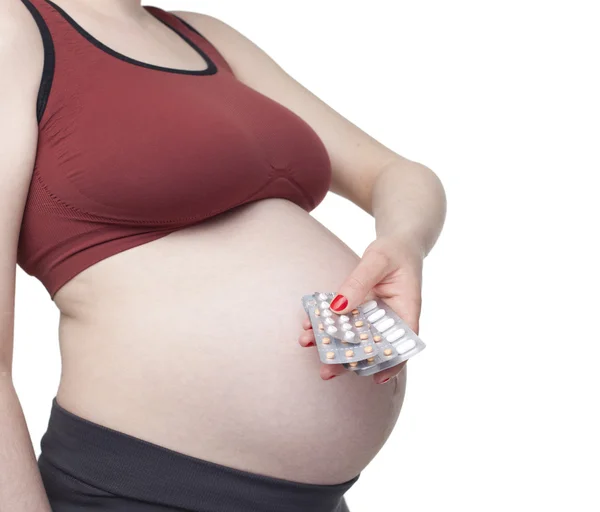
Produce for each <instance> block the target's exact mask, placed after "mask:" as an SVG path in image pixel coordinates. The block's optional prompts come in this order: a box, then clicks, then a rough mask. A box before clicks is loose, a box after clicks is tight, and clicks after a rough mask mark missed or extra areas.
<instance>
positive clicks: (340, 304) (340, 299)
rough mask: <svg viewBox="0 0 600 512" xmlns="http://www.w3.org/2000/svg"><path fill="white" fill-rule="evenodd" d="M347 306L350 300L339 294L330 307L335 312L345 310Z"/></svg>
mask: <svg viewBox="0 0 600 512" xmlns="http://www.w3.org/2000/svg"><path fill="white" fill-rule="evenodd" d="M347 305H348V299H347V298H346V297H344V296H343V295H339V294H338V295H336V296H335V297H334V298H333V300H332V301H331V304H330V305H329V307H330V308H331V309H334V310H341V309H344V308H345V307H346V306H347Z"/></svg>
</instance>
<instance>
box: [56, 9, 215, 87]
mask: <svg viewBox="0 0 600 512" xmlns="http://www.w3.org/2000/svg"><path fill="white" fill-rule="evenodd" d="M45 2H46V3H48V4H49V5H51V6H52V7H53V8H54V9H55V10H56V11H57V12H58V13H59V14H60V15H61V16H62V17H63V18H64V19H65V20H66V21H67V22H68V23H70V24H71V26H72V27H73V28H74V29H75V30H76V31H77V32H79V34H81V35H82V36H83V37H84V38H85V39H87V41H89V42H90V43H91V44H93V45H94V46H95V47H97V48H99V49H100V50H102V51H103V52H105V53H108V54H109V55H111V56H112V57H115V58H117V59H119V60H122V61H125V62H128V63H129V64H134V65H136V66H140V67H143V68H147V69H154V70H157V71H165V72H167V73H178V74H181V75H214V74H215V73H216V72H217V71H218V68H217V66H216V64H215V63H214V62H213V61H212V59H211V58H210V57H209V56H208V55H207V54H206V53H205V52H204V51H203V50H202V48H200V47H199V46H197V45H196V44H195V43H194V42H193V41H192V40H191V39H190V38H188V37H187V36H186V35H184V34H182V33H181V32H179V31H178V30H176V29H174V28H173V27H172V26H171V25H169V24H168V23H167V22H165V21H163V20H162V19H160V18H159V17H158V16H155V15H154V14H153V13H152V12H151V9H146V12H148V13H149V14H150V15H151V16H152V17H153V18H155V19H157V20H158V21H160V22H161V23H162V24H163V25H166V26H167V27H169V28H170V29H171V30H172V31H173V32H175V33H176V34H177V35H178V36H179V37H180V38H181V39H183V40H184V41H185V42H186V43H187V44H188V45H189V46H191V47H192V48H193V49H194V50H196V53H198V54H199V55H201V56H202V58H203V59H204V60H205V61H206V63H207V65H208V67H207V68H206V69H201V70H194V69H177V68H169V67H165V66H158V65H156V64H149V63H147V62H142V61H141V60H136V59H133V58H131V57H128V56H127V55H123V54H122V53H119V52H117V51H115V50H113V49H112V48H110V47H108V46H106V45H105V44H104V43H103V42H102V41H99V40H98V39H96V38H95V37H94V36H93V35H92V34H90V33H89V32H88V31H86V30H85V29H84V28H83V27H82V26H81V25H79V23H77V22H76V21H75V20H74V19H73V18H72V17H71V16H70V15H69V14H68V13H67V12H66V11H64V10H63V9H62V8H61V7H60V6H58V5H56V4H55V3H54V2H52V0H45ZM144 7H148V6H144ZM156 9H158V8H156Z"/></svg>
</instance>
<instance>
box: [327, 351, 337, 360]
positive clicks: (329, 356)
mask: <svg viewBox="0 0 600 512" xmlns="http://www.w3.org/2000/svg"><path fill="white" fill-rule="evenodd" d="M333 358H335V352H327V359H333Z"/></svg>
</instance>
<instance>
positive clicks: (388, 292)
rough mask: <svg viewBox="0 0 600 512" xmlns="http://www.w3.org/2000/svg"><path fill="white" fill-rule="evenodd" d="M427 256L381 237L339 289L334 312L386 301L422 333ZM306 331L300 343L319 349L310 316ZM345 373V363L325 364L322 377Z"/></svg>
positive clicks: (387, 374) (383, 378)
mask: <svg viewBox="0 0 600 512" xmlns="http://www.w3.org/2000/svg"><path fill="white" fill-rule="evenodd" d="M423 258H424V253H423V251H422V250H421V248H420V246H419V244H417V243H416V242H415V241H412V240H410V239H408V240H407V239H402V238H400V237H379V238H377V239H376V240H375V241H373V242H372V243H371V244H369V246H368V247H367V248H366V250H365V252H364V254H363V257H362V258H361V260H360V262H359V263H358V265H357V266H356V268H355V269H354V271H353V272H352V273H351V274H350V275H349V276H348V277H347V278H346V280H345V281H344V283H343V284H342V286H341V287H340V288H339V289H338V294H337V295H336V296H335V298H334V299H333V300H332V301H331V309H332V310H333V311H334V312H335V313H338V314H345V313H347V312H349V311H352V310H353V309H354V308H355V307H356V306H358V305H359V304H362V303H363V302H365V301H366V300H369V299H371V298H374V297H377V298H381V299H383V300H384V301H385V302H386V303H387V304H388V305H389V306H390V308H392V309H393V310H394V311H395V312H396V313H397V314H398V315H399V316H400V317H401V318H402V320H404V321H405V322H406V323H407V324H408V325H409V326H410V328H411V329H412V330H413V331H415V333H416V334H418V333H419V317H420V315H421V284H422V271H423ZM302 328H303V329H304V332H303V333H302V334H301V335H300V337H299V339H298V342H299V343H300V345H302V346H303V347H311V346H315V335H314V332H313V330H312V327H311V324H310V319H309V318H308V315H306V318H305V319H304V321H303V323H302ZM406 363H407V361H404V362H402V363H400V364H399V365H396V366H394V367H393V368H388V369H386V370H383V371H380V372H378V373H376V374H374V375H373V379H374V380H375V382H377V383H378V384H383V383H385V382H388V381H389V380H390V378H392V377H395V376H396V375H398V374H399V373H400V372H401V371H402V370H403V369H404V367H405V366H406ZM345 371H350V370H347V369H346V368H344V366H343V365H341V364H324V363H323V364H322V365H321V370H320V373H321V378H322V379H323V380H329V379H332V378H334V377H336V376H337V375H340V374H342V373H343V372H345Z"/></svg>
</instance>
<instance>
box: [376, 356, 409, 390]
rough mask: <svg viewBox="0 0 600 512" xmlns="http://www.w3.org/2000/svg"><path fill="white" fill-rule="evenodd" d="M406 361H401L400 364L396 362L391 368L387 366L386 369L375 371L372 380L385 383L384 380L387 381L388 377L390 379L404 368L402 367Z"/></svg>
mask: <svg viewBox="0 0 600 512" xmlns="http://www.w3.org/2000/svg"><path fill="white" fill-rule="evenodd" d="M406 363H408V361H402V362H401V363H400V364H397V365H396V366H394V367H392V368H388V369H387V370H383V371H381V372H378V373H376V374H375V375H373V380H374V381H375V382H376V383H377V384H385V383H386V382H389V381H390V379H392V378H393V377H395V376H396V375H398V374H399V373H400V372H401V371H403V370H404V368H405V367H406Z"/></svg>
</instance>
